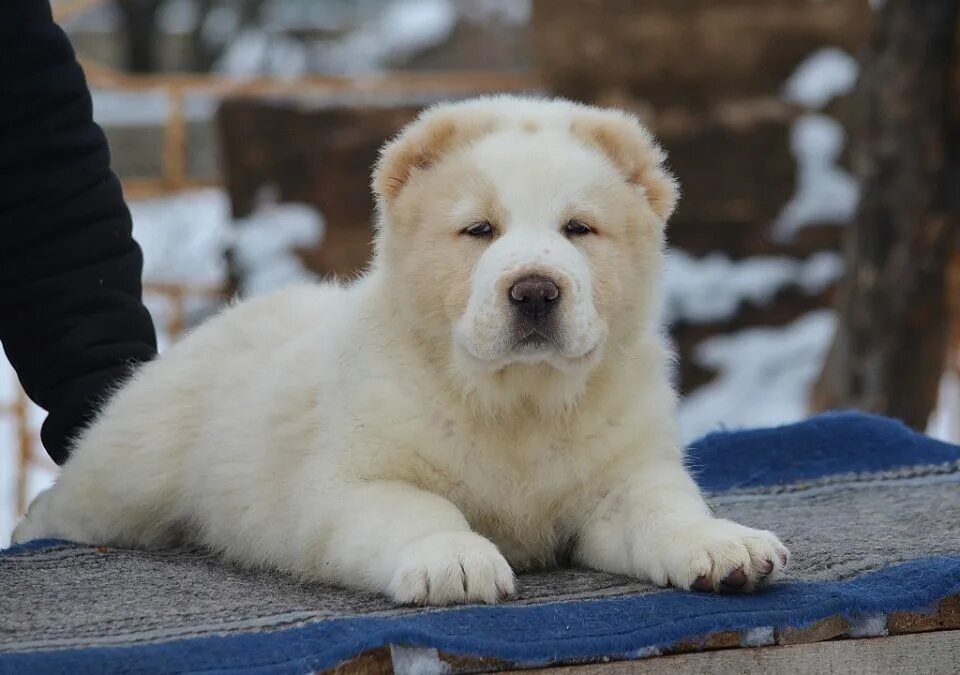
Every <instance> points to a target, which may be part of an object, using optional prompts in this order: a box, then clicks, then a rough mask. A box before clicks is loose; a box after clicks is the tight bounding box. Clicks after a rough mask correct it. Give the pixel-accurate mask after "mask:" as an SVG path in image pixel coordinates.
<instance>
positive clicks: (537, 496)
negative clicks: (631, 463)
mask: <svg viewBox="0 0 960 675" xmlns="http://www.w3.org/2000/svg"><path fill="white" fill-rule="evenodd" d="M446 440H447V442H448V444H447V445H446V447H443V448H442V449H441V452H439V453H433V452H430V453H426V452H420V453H418V459H417V460H415V461H417V462H418V463H419V464H420V469H419V470H418V471H417V473H418V474H419V477H420V481H418V482H421V484H422V486H423V487H425V488H427V489H430V490H431V491H434V492H436V493H438V494H441V495H442V496H444V497H446V498H447V499H449V500H450V501H452V502H453V503H454V504H456V505H457V507H458V508H459V509H460V510H461V511H462V512H463V514H464V515H465V516H466V518H467V520H468V521H469V523H470V526H471V527H472V528H473V529H474V530H475V531H477V532H479V533H481V534H483V535H484V536H486V537H488V538H490V539H491V540H493V541H494V542H495V543H496V544H497V545H498V546H499V547H500V549H501V551H502V552H503V553H504V554H505V555H506V556H507V558H508V559H509V560H510V562H511V563H512V564H513V565H514V566H516V567H520V568H524V567H538V566H544V565H551V564H553V563H555V562H556V561H557V560H558V558H562V557H563V553H564V550H565V548H566V547H567V546H568V544H569V543H570V541H571V540H572V537H573V534H574V532H575V531H576V529H577V527H578V525H579V523H581V522H582V520H583V519H584V514H585V511H586V510H587V509H588V508H589V503H590V501H591V496H590V495H591V494H592V492H593V491H594V490H593V487H592V486H591V484H590V483H591V481H590V475H591V473H592V472H591V467H590V462H589V461H588V458H589V455H588V454H587V453H583V452H579V451H578V449H577V447H576V445H575V441H574V439H571V438H564V437H561V436H559V435H551V434H531V435H527V436H525V437H520V438H517V439H509V438H508V439H503V438H492V439H491V438H489V437H485V436H484V435H482V434H477V435H475V436H468V437H459V435H458V434H455V433H454V434H450V435H448V436H447V439H446ZM511 440H513V442H512V443H511Z"/></svg>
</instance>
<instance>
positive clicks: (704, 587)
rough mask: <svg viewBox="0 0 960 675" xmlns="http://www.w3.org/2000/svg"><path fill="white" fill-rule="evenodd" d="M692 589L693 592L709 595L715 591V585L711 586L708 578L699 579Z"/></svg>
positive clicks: (695, 581)
mask: <svg viewBox="0 0 960 675" xmlns="http://www.w3.org/2000/svg"><path fill="white" fill-rule="evenodd" d="M690 588H691V590H694V591H699V592H701V593H709V592H710V591H712V590H713V584H711V583H710V580H709V579H707V578H706V577H697V578H696V579H695V580H694V582H693V584H692V585H691V586H690Z"/></svg>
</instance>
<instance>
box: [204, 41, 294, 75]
mask: <svg viewBox="0 0 960 675" xmlns="http://www.w3.org/2000/svg"><path fill="white" fill-rule="evenodd" d="M309 66H310V59H309V52H308V50H307V48H306V46H305V45H304V44H303V43H302V42H300V41H298V40H295V39H293V38H289V37H286V36H284V35H280V34H271V33H267V32H264V31H263V30H260V29H257V28H247V29H244V30H243V31H242V32H241V33H240V35H239V36H237V37H236V38H235V39H233V40H231V43H230V46H229V47H228V48H227V49H226V51H225V52H224V53H223V55H222V56H221V57H220V59H219V60H218V61H217V63H216V66H215V68H216V70H217V71H218V72H219V73H222V74H224V75H233V76H236V77H245V76H250V75H272V76H274V77H277V78H283V79H293V78H297V77H301V76H303V75H306V74H307V73H308V72H309V70H310V68H309Z"/></svg>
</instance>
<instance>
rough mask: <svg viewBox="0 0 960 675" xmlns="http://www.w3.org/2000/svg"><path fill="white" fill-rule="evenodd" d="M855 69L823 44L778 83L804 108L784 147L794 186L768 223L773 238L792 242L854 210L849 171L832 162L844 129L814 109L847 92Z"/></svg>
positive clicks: (853, 188) (854, 184)
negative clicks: (794, 170)
mask: <svg viewBox="0 0 960 675" xmlns="http://www.w3.org/2000/svg"><path fill="white" fill-rule="evenodd" d="M859 71H860V68H859V65H858V64H857V62H856V60H855V59H854V58H853V57H851V56H850V55H849V54H847V53H846V52H844V51H843V50H841V49H838V48H836V47H825V48H823V49H820V50H817V51H815V52H813V53H812V54H811V55H810V56H808V57H807V58H806V59H804V60H803V61H802V62H801V63H800V65H799V66H797V68H796V70H794V72H793V73H792V74H791V75H790V77H789V78H788V79H787V81H786V83H785V84H784V86H783V91H782V96H783V98H784V99H785V100H787V101H789V102H791V103H794V104H796V105H799V106H801V107H803V108H805V109H806V110H807V112H805V113H804V114H802V115H800V116H799V117H798V118H797V119H796V121H794V123H793V127H792V129H791V130H790V147H791V150H792V151H793V155H794V157H796V159H797V186H796V191H795V193H794V195H793V197H792V198H791V199H790V201H789V202H787V204H786V205H785V206H784V207H783V209H782V210H781V212H780V214H779V215H778V216H777V219H776V221H775V222H774V224H773V236H774V239H775V240H777V241H781V242H788V241H791V240H793V238H794V237H795V236H796V234H797V232H799V231H800V230H801V229H803V228H804V227H806V226H808V225H819V224H825V223H831V224H845V223H848V222H850V221H851V220H852V219H853V217H854V214H855V213H856V208H857V202H858V201H859V198H860V189H859V185H858V184H857V181H856V179H855V178H854V177H853V176H852V175H851V174H850V172H848V171H847V170H845V169H843V168H842V167H840V166H838V165H837V162H838V161H839V159H840V154H841V153H842V152H843V148H844V146H845V144H846V133H845V132H844V130H843V127H842V126H840V124H839V123H838V122H837V121H836V120H834V119H832V118H830V117H828V116H826V115H823V114H820V113H818V112H816V111H819V110H821V109H822V108H823V107H824V106H826V105H827V103H829V102H830V101H832V100H833V99H834V98H836V97H837V96H841V95H844V94H848V93H850V92H851V91H852V90H853V88H854V86H855V85H856V83H857V77H858V76H859Z"/></svg>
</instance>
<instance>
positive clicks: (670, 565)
mask: <svg viewBox="0 0 960 675" xmlns="http://www.w3.org/2000/svg"><path fill="white" fill-rule="evenodd" d="M656 548H657V549H659V550H652V551H649V553H648V554H647V555H646V556H644V557H647V558H648V559H647V560H646V561H645V562H646V563H647V564H645V565H643V567H646V568H647V570H648V571H649V573H650V577H651V579H652V580H653V581H654V582H655V583H657V584H659V585H661V586H675V587H677V588H681V589H684V590H687V589H689V590H693V591H702V592H709V591H716V592H718V593H742V592H750V591H753V590H755V589H756V588H758V587H760V586H763V585H765V584H769V583H772V582H773V581H775V580H776V579H777V578H778V577H779V576H780V575H781V574H782V573H783V570H784V568H785V567H786V566H787V563H788V561H789V559H790V552H789V551H788V550H787V548H786V547H785V546H784V545H783V544H781V543H780V540H779V539H777V537H776V536H775V535H774V534H773V533H771V532H767V531H766V530H754V529H752V528H749V527H744V526H743V525H740V524H738V523H734V522H732V521H729V520H723V519H720V518H704V519H703V520H697V521H695V522H693V523H686V524H684V525H682V526H679V527H677V528H676V529H675V530H673V531H671V532H669V533H664V536H663V537H662V538H660V541H659V542H658V545H657V547H656Z"/></svg>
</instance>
